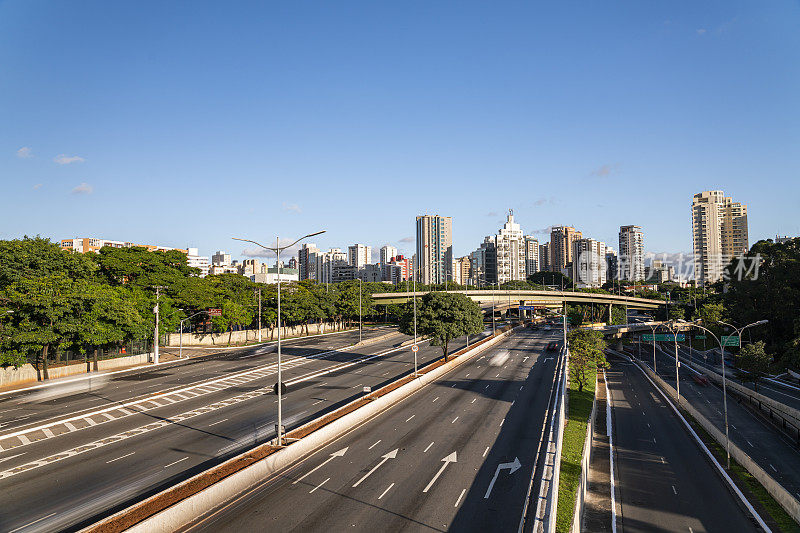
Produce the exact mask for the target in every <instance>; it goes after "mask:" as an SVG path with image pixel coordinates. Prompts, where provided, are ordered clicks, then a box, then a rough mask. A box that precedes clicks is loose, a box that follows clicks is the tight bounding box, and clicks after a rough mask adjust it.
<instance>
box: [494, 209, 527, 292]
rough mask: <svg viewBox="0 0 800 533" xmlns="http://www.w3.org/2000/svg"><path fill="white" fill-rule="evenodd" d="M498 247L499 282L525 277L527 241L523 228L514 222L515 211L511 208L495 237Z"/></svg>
mask: <svg viewBox="0 0 800 533" xmlns="http://www.w3.org/2000/svg"><path fill="white" fill-rule="evenodd" d="M495 246H496V248H497V283H505V282H507V281H514V280H524V279H525V241H523V238H522V228H520V225H519V224H517V223H516V222H514V211H513V210H511V209H509V210H508V216H507V217H506V223H505V224H504V225H503V227H502V228H500V231H498V232H497V236H496V237H495Z"/></svg>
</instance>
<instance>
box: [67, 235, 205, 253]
mask: <svg viewBox="0 0 800 533" xmlns="http://www.w3.org/2000/svg"><path fill="white" fill-rule="evenodd" d="M106 246H108V247H110V248H146V249H147V251H148V252H170V251H172V250H177V251H179V252H183V253H184V254H188V253H189V250H187V249H185V248H170V247H169V246H161V245H158V244H136V243H133V242H123V241H110V240H108V239H99V238H97V237H78V238H75V239H62V240H61V249H62V250H69V251H72V252H80V253H82V254H85V253H88V252H99V251H100V249H101V248H104V247H106Z"/></svg>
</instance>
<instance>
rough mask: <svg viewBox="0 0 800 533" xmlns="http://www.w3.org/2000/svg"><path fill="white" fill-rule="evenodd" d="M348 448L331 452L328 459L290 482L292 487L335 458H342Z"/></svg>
mask: <svg viewBox="0 0 800 533" xmlns="http://www.w3.org/2000/svg"><path fill="white" fill-rule="evenodd" d="M349 448H350V446H346V447H344V448H342V449H341V450H339V451H338V452H333V453H332V454H331V456H330V457H328V458H327V459H325V460H324V461H322V462H321V463H320V464H318V465H317V466H315V467H314V468H312V469H311V470H309V471H308V472H306V473H305V474H303V475H302V476H300V477H299V478H297V479H295V480H294V481H292V485H296V484H297V483H299V482H300V481H302V480H304V479H305V478H306V477H308V476H310V475H311V474H313V473H314V472H316V471H317V470H319V469H320V468H322V467H323V466H325V465H326V464H328V463H329V462H331V461H333V460H334V459H335V458H337V457H341V456H343V455H344V454H346V453H347V450H348V449H349Z"/></svg>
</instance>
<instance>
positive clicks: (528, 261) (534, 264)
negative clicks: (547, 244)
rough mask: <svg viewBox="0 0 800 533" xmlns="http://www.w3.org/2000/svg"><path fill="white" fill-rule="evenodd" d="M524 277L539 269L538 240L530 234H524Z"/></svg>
mask: <svg viewBox="0 0 800 533" xmlns="http://www.w3.org/2000/svg"><path fill="white" fill-rule="evenodd" d="M523 239H524V241H525V279H527V278H528V276H531V275H533V274H535V273H537V272H539V270H540V268H541V267H540V264H539V249H540V246H539V241H538V240H537V239H536V238H534V237H533V236H531V235H525V237H524V238H523Z"/></svg>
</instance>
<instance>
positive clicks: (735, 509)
mask: <svg viewBox="0 0 800 533" xmlns="http://www.w3.org/2000/svg"><path fill="white" fill-rule="evenodd" d="M608 361H609V363H610V364H611V367H610V369H609V370H607V371H606V381H607V384H608V388H609V392H610V394H611V396H610V398H611V410H612V427H613V444H614V451H615V467H616V468H615V477H616V487H617V494H618V496H617V498H618V502H617V503H618V508H619V516H618V517H617V527H618V530H619V531H625V532H637V531H643V532H645V531H646V532H651V531H675V532H694V533H699V532H701V531H721V532H722V531H737V532H744V531H758V528H757V526H756V523H755V521H754V520H753V518H752V517H751V515H750V514H749V513H748V512H747V510H746V509H745V508H744V506H743V505H742V504H741V503H740V501H739V499H738V498H737V496H736V495H735V494H734V493H733V492H732V491H731V490H730V488H729V486H728V485H727V483H726V482H725V481H724V480H723V479H722V477H721V476H720V475H719V473H718V471H717V470H716V467H715V466H713V465H712V464H711V462H710V460H709V459H708V458H707V456H706V455H705V453H704V452H703V451H702V450H701V449H700V447H699V446H698V444H697V443H696V442H695V440H694V438H693V437H692V436H691V435H690V434H689V433H688V432H687V431H686V429H685V427H684V426H683V423H682V422H681V421H680V420H679V419H678V418H677V416H676V415H675V413H674V411H673V410H672V408H671V407H669V406H668V405H667V404H666V402H665V401H664V399H663V398H662V397H661V395H660V394H659V393H658V392H657V390H656V389H655V388H654V387H653V386H652V385H651V384H650V382H649V381H648V380H647V378H646V377H645V376H644V374H643V373H642V372H641V371H640V370H639V369H638V368H636V367H635V366H634V365H633V364H632V363H630V362H628V361H627V360H624V359H623V358H621V357H618V356H614V355H611V356H609V357H608Z"/></svg>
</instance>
